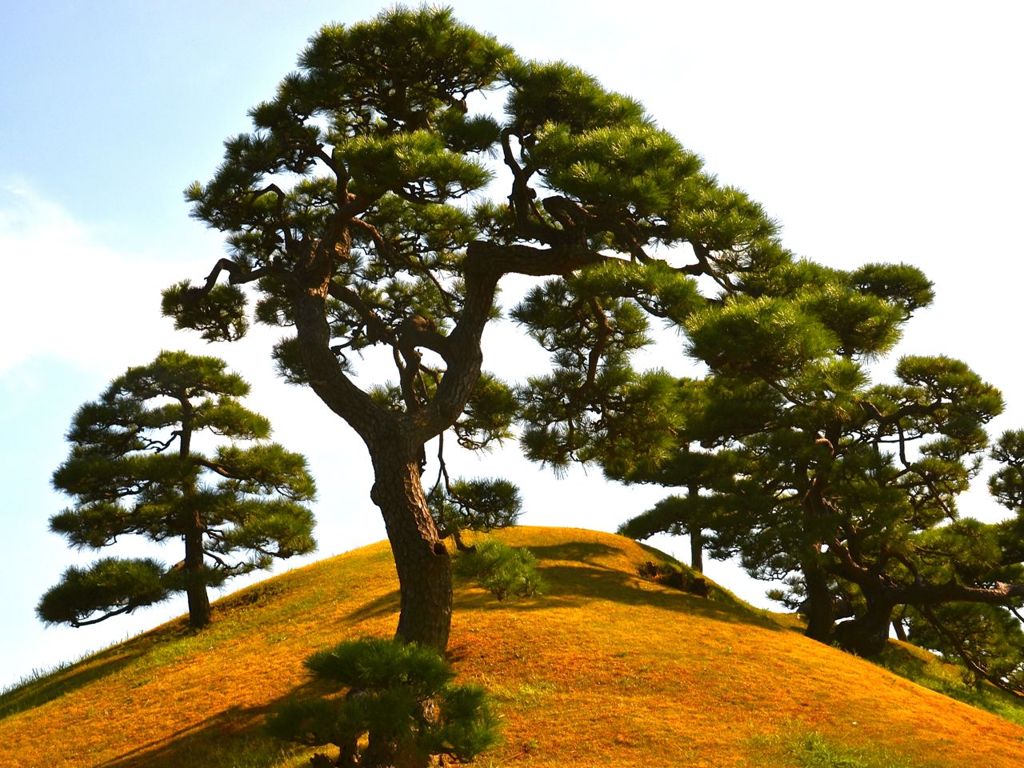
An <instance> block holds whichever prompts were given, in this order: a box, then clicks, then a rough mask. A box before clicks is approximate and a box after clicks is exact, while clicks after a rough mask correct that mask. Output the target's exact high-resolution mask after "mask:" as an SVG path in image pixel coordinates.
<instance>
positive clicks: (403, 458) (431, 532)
mask: <svg viewBox="0 0 1024 768" xmlns="http://www.w3.org/2000/svg"><path fill="white" fill-rule="evenodd" d="M403 448H405V449H403ZM371 458H372V460H373V469H374V483H373V489H372V490H371V491H370V497H371V498H372V499H373V502H374V503H375V504H376V505H377V506H378V507H380V511H381V514H382V515H383V517H384V525H385V527H386V528H387V532H388V540H389V541H390V543H391V552H392V554H393V555H394V558H395V568H396V570H397V571H398V584H399V588H400V591H401V613H400V615H399V618H398V631H397V632H396V637H397V638H398V639H399V640H404V641H405V642H417V643H420V644H421V645H426V646H430V647H432V648H436V649H437V650H439V651H441V652H442V653H443V652H444V650H445V648H446V647H447V646H448V633H449V631H450V629H451V620H452V568H451V558H450V557H449V555H448V550H447V548H446V547H445V545H444V542H442V541H441V539H440V538H439V537H438V533H437V528H436V527H435V526H434V520H433V518H432V517H431V516H430V511H429V509H428V508H427V500H426V498H425V496H424V494H423V486H422V485H421V484H420V469H419V452H418V451H417V450H412V449H411V446H401V445H395V444H394V443H392V444H391V445H390V446H386V447H384V448H383V449H382V450H377V451H374V452H373V454H372V456H371Z"/></svg>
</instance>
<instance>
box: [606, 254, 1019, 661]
mask: <svg viewBox="0 0 1024 768" xmlns="http://www.w3.org/2000/svg"><path fill="white" fill-rule="evenodd" d="M797 268H798V269H799V270H800V271H801V272H803V273H804V274H803V275H802V276H800V279H799V280H797V281H793V280H792V279H791V278H792V276H793V272H792V270H791V269H790V268H787V269H785V270H780V271H779V272H778V274H776V275H773V276H771V280H770V281H769V282H768V283H767V284H766V285H764V286H763V288H764V289H765V290H759V291H752V292H750V293H746V294H743V295H737V296H730V297H727V298H725V300H724V301H722V302H721V303H719V304H714V305H710V306H708V307H707V308H705V309H703V310H701V311H699V312H696V313H694V314H693V315H691V316H690V317H689V318H688V319H687V321H686V324H687V330H688V334H689V352H690V354H691V355H693V356H694V357H695V358H697V359H698V360H700V361H701V362H703V363H704V364H705V365H706V366H707V368H708V375H707V376H706V377H704V378H703V379H699V380H681V381H678V382H677V392H676V398H677V399H676V406H675V414H676V419H677V429H676V432H675V434H676V438H677V443H676V446H675V451H674V453H673V454H671V455H670V456H669V457H668V458H667V459H666V460H664V461H662V462H660V463H658V464H656V465H654V466H644V465H642V464H637V463H636V462H633V463H629V462H623V461H622V460H621V459H620V457H619V456H618V455H617V454H616V453H614V452H613V453H612V454H611V455H609V456H607V457H605V458H604V461H605V467H606V470H607V471H608V472H609V473H610V474H612V475H615V476H619V477H623V478H625V479H627V480H629V481H632V482H656V483H661V484H663V485H669V486H681V487H684V488H686V491H687V492H686V494H685V495H676V496H672V497H669V498H667V499H666V500H664V501H663V502H661V503H659V504H658V505H656V506H655V507H654V508H653V509H651V510H649V511H647V512H646V513H644V514H642V515H640V516H638V517H636V518H634V519H632V520H630V521H628V522H627V523H626V524H625V525H624V526H623V531H624V532H626V533H629V534H630V535H632V536H636V537H638V538H646V537H647V536H649V535H651V534H653V533H656V532H669V533H684V532H685V533H696V534H697V535H698V536H700V537H701V540H702V541H704V538H705V536H706V544H707V546H708V548H709V549H710V551H711V553H712V554H713V555H714V556H716V557H729V556H733V555H738V556H739V557H740V559H741V562H742V563H743V565H744V566H745V567H746V568H747V570H748V571H749V572H750V573H751V574H752V575H754V576H755V577H758V578H765V579H785V580H787V581H788V583H789V587H790V589H789V591H788V594H787V593H780V594H778V595H777V596H778V597H779V598H780V599H782V600H783V601H784V602H785V603H787V604H788V605H790V606H792V607H799V608H800V609H801V610H802V611H803V612H804V613H805V614H806V615H807V617H808V633H809V634H810V635H811V636H813V637H816V638H817V639H820V640H823V641H832V640H835V641H837V642H839V643H840V644H842V645H844V646H845V647H847V648H850V649H852V650H856V651H858V652H861V653H865V654H873V653H878V652H879V651H881V649H882V647H884V644H885V641H886V638H887V636H888V628H889V623H890V621H891V620H892V619H893V618H894V617H895V614H896V609H897V608H898V607H901V606H902V607H907V606H910V607H911V608H913V611H911V613H910V614H909V615H911V616H912V617H914V621H913V622H912V624H913V628H914V629H915V630H916V631H915V634H916V636H917V637H919V638H925V637H928V638H929V642H930V643H931V647H936V645H938V640H937V638H942V643H941V646H940V647H942V648H943V649H944V650H950V649H953V650H957V649H956V646H957V645H959V646H961V647H966V646H967V644H968V642H967V641H968V639H969V638H968V637H967V636H966V635H963V634H962V633H961V634H960V635H957V637H959V638H960V639H959V640H955V639H954V635H955V634H956V633H955V631H954V627H956V626H959V627H961V628H962V627H963V626H964V621H963V617H964V616H965V615H968V614H969V615H972V616H974V618H975V619H977V620H978V621H979V626H980V625H982V624H987V625H988V626H990V627H993V628H994V629H991V631H990V639H991V638H996V637H998V638H999V642H1000V643H1003V645H1004V646H1005V645H1006V644H1007V643H1009V644H1010V645H1013V644H1014V643H1016V647H1020V644H1019V640H1018V639H1017V637H1016V634H1015V633H1014V630H1013V629H1012V627H1013V625H1014V624H1015V622H1014V621H1013V620H1012V617H1011V616H1010V614H1009V613H1007V612H1008V611H1013V610H1015V609H1016V608H1017V607H1019V605H1020V603H1021V598H1022V597H1024V579H1022V575H1024V573H1022V572H1021V570H1020V569H1021V565H1022V562H1024V558H1022V557H1021V555H1022V552H1021V550H1020V546H1019V544H1018V543H1017V542H1016V541H1014V539H1013V536H1012V534H1010V531H1011V530H1016V528H1017V527H1018V526H1019V522H1016V521H1008V522H1004V523H999V524H985V523H982V522H979V521H978V520H975V519H973V518H969V517H962V516H961V515H960V512H959V509H958V507H957V501H958V497H959V496H960V494H962V493H963V492H964V491H966V490H967V488H968V487H969V484H970V481H971V480H972V479H973V478H975V477H976V476H977V474H978V471H979V468H980V464H981V459H982V457H983V456H984V451H985V449H986V447H987V444H988V435H987V432H986V425H987V424H988V422H989V421H990V420H991V419H993V418H994V417H995V416H997V415H998V414H999V413H1001V411H1002V408H1003V401H1002V397H1001V395H1000V393H999V392H998V390H996V389H995V388H994V387H992V386H991V385H990V384H987V383H986V382H984V381H983V380H982V379H981V378H980V377H979V376H978V375H977V374H976V373H974V372H973V371H971V370H970V368H969V367H968V366H967V365H966V364H965V363H963V362H961V361H958V360H952V359H950V358H947V357H943V356H931V357H924V356H913V355H906V356H904V357H902V358H901V359H900V360H899V361H898V362H897V363H896V366H895V371H894V374H895V377H894V379H895V380H894V381H892V382H891V383H884V384H872V382H871V375H872V370H871V366H872V365H873V364H875V363H876V362H877V361H878V360H879V359H880V358H881V357H882V356H884V355H885V353H886V352H888V351H889V350H890V349H891V348H892V346H893V345H894V344H895V342H896V341H897V339H898V338H899V336H900V332H901V329H902V327H903V325H904V324H905V322H906V321H907V320H908V319H909V317H910V316H911V314H912V313H913V312H915V311H917V310H918V309H920V308H922V307H924V306H926V305H927V304H928V303H930V301H931V296H932V292H931V287H930V285H929V283H928V281H927V279H926V278H925V277H924V275H923V274H921V273H920V271H919V270H916V269H914V268H911V267H908V266H901V265H868V266H866V267H863V268H861V269H859V270H855V271H853V272H840V271H836V270H828V269H825V268H822V267H817V266H813V265H811V264H801V265H797ZM787 272H788V273H789V274H787ZM787 286H791V287H787ZM780 288H781V289H782V290H780ZM1021 444H1022V443H1021V441H1020V440H1019V433H1008V434H1007V435H1005V436H1004V437H1003V438H1002V439H1001V440H1000V442H999V443H998V445H997V446H996V449H995V450H994V452H993V457H994V458H995V459H996V460H997V461H1000V462H1003V464H1004V467H1003V469H1002V470H1000V471H999V472H998V473H997V474H996V475H995V476H994V478H993V481H992V487H993V490H994V492H995V493H996V494H997V496H998V497H999V498H1000V500H1001V501H1002V502H1003V503H1004V504H1006V506H1008V507H1009V508H1011V509H1013V510H1014V512H1015V513H1016V514H1017V515H1019V510H1020V498H1018V494H1017V491H1018V489H1017V485H1018V484H1019V468H1018V467H1017V464H1016V463H1017V462H1019V458H1018V457H1019V456H1020V455H1021V452H1020V446H1021ZM972 604H974V605H977V606H984V607H978V608H968V607H965V606H969V605H972ZM993 606H1001V607H1002V608H1000V609H997V608H994V607H993ZM965 611H967V612H968V614H965V613H964V612H965ZM993 611H994V614H993ZM983 614H984V615H987V616H989V621H987V622H985V621H983V619H984V616H983ZM843 619H845V620H843ZM840 620H843V621H840ZM837 622H838V623H837ZM1017 630H1018V631H1019V627H1017ZM1007 633H1009V634H1007ZM972 637H973V639H974V640H975V641H977V638H978V635H977V634H976V633H975V634H974V635H973V636H972ZM993 642H995V640H993ZM957 652H959V651H957ZM1004 656H1005V654H1004ZM1018 662H1019V659H1018ZM1003 666H1004V667H1005V664H1003ZM1011 666H1012V665H1011ZM993 668H994V667H993ZM992 677H993V679H995V678H1000V679H1004V680H1005V679H1006V674H1005V673H998V674H997V673H993V675H992Z"/></svg>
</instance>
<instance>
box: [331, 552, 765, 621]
mask: <svg viewBox="0 0 1024 768" xmlns="http://www.w3.org/2000/svg"><path fill="white" fill-rule="evenodd" d="M527 549H529V550H530V552H532V553H533V555H534V556H535V557H536V558H537V560H538V561H539V566H538V571H540V574H541V576H543V578H544V580H545V582H546V583H547V589H546V590H545V593H544V595H543V596H541V597H538V598H530V599H527V600H505V601H498V600H497V599H496V598H494V597H492V596H491V595H490V594H488V593H486V592H482V591H479V590H473V591H471V592H465V591H459V592H458V593H456V595H455V605H454V607H455V610H457V611H458V610H469V611H473V610H487V609H494V608H506V609H509V610H515V611H536V610H544V609H550V608H557V607H567V606H569V607H578V606H581V605H583V604H585V603H587V602H590V601H594V600H612V601H615V602H618V603H623V604H625V605H638V606H639V605H646V606H652V607H655V608H661V609H664V610H670V611H674V612H677V613H688V614H696V615H698V616H704V617H707V618H711V619H717V620H719V621H728V622H733V623H741V624H754V625H757V626H759V627H764V628H767V629H772V630H781V628H780V627H779V625H778V624H777V623H776V622H774V621H772V620H771V619H769V618H766V617H764V616H762V615H760V614H759V613H755V612H752V611H751V610H749V609H748V608H746V607H745V606H743V605H742V604H741V603H739V602H735V601H734V598H732V597H730V596H723V597H721V598H720V599H708V598H703V597H697V596H695V595H692V594H690V593H686V592H682V591H675V590H672V589H668V588H666V589H644V588H642V587H641V586H640V585H639V578H640V577H639V575H637V576H633V575H631V574H628V573H624V572H623V571H621V570H618V569H617V568H609V567H607V566H605V565H602V564H601V563H600V562H599V559H600V558H601V557H606V556H610V555H618V554H620V550H618V549H617V548H615V547H609V546H607V545H605V544H599V543H585V542H570V543H568V544H554V545H545V546H539V547H527ZM651 553H652V554H654V555H659V559H664V556H662V555H661V553H659V552H658V551H657V550H653V549H652V550H651ZM669 559H671V558H669ZM560 561H561V562H560ZM565 561H568V562H571V563H579V565H570V564H563V563H564V562H565ZM552 563H553V564H552ZM455 584H456V586H471V585H472V584H473V581H472V580H471V579H464V578H459V577H456V578H455ZM712 589H713V590H714V588H712ZM398 609H399V592H398V590H394V591H392V592H389V593H388V594H385V595H381V596H380V597H377V598H374V599H373V600H370V601H369V602H367V603H365V604H364V605H361V606H360V607H359V608H357V609H356V610H354V611H352V613H350V614H348V616H347V617H346V618H347V619H349V620H351V621H363V620H365V619H372V618H377V617H380V616H385V615H391V614H396V615H397V613H398Z"/></svg>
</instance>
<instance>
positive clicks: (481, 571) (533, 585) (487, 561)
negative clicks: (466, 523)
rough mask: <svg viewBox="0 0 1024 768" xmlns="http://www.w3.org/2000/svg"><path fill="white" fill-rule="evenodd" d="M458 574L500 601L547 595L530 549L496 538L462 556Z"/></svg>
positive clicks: (457, 560)
mask: <svg viewBox="0 0 1024 768" xmlns="http://www.w3.org/2000/svg"><path fill="white" fill-rule="evenodd" d="M455 571H456V573H458V574H459V575H460V576H464V577H468V578H472V579H476V580H477V581H478V582H479V583H480V586H482V587H483V588H484V589H486V590H487V591H488V592H490V593H491V594H492V595H494V596H495V597H496V598H498V600H505V599H506V598H509V597H534V596H535V595H539V594H542V593H543V592H544V587H545V585H544V580H543V578H541V575H540V573H538V572H537V558H535V557H534V556H533V554H532V553H531V552H530V551H529V550H528V549H523V548H516V547H510V546H509V545H508V544H505V543H504V542H501V541H497V540H496V539H485V540H483V541H481V542H480V543H478V544H477V545H475V546H474V547H473V549H472V550H468V551H465V552H462V553H460V554H459V556H458V558H457V559H456V560H455Z"/></svg>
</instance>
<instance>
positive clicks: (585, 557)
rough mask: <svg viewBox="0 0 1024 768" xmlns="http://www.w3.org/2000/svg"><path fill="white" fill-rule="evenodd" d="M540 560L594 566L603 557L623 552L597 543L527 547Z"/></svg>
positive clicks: (578, 542)
mask: <svg viewBox="0 0 1024 768" xmlns="http://www.w3.org/2000/svg"><path fill="white" fill-rule="evenodd" d="M526 549H528V550H530V552H532V553H533V556H534V557H536V558H537V559H538V560H573V561H576V562H581V563H587V564H593V562H594V560H595V559H596V558H598V557H601V556H602V555H605V556H607V555H618V554H621V550H619V549H617V548H616V547H609V546H608V545H607V544H598V543H596V542H590V543H588V542H581V541H571V542H568V543H567V544H545V545H543V546H540V547H526Z"/></svg>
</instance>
